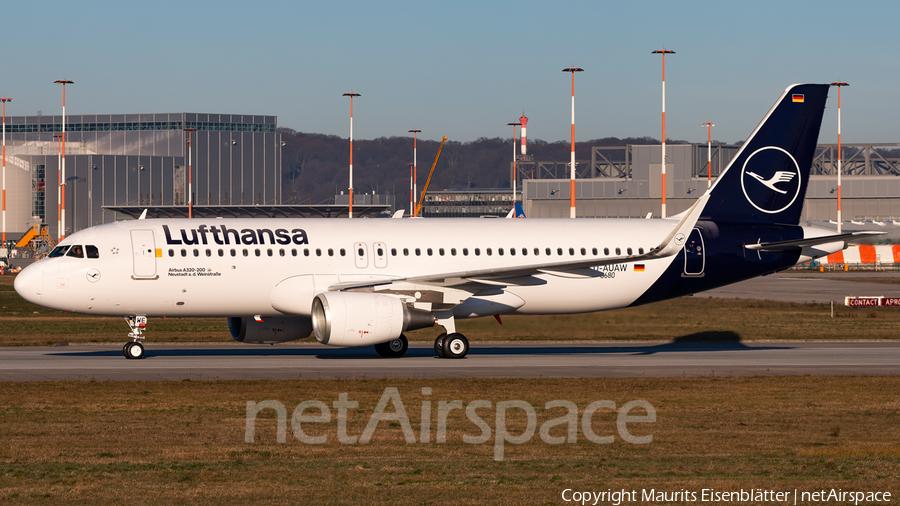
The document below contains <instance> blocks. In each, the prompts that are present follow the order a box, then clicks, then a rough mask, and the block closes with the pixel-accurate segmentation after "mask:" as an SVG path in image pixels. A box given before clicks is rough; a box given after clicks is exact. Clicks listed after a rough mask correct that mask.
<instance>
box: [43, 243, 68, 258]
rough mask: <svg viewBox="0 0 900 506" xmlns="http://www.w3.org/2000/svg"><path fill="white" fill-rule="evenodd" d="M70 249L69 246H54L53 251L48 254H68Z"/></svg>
mask: <svg viewBox="0 0 900 506" xmlns="http://www.w3.org/2000/svg"><path fill="white" fill-rule="evenodd" d="M68 249H69V247H68V246H57V247H55V248H53V251H51V252H50V254H49V255H47V256H48V257H49V258H56V257H61V256H63V255H65V254H66V251H67V250H68Z"/></svg>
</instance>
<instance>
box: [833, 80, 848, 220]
mask: <svg viewBox="0 0 900 506" xmlns="http://www.w3.org/2000/svg"><path fill="white" fill-rule="evenodd" d="M831 85H832V86H837V89H838V187H837V193H838V195H837V197H838V199H837V200H838V202H837V233H839V234H840V233H841V229H842V222H841V172H843V171H842V170H841V88H843V87H844V86H850V85H849V84H847V83H845V82H843V81H835V82H833V83H831Z"/></svg>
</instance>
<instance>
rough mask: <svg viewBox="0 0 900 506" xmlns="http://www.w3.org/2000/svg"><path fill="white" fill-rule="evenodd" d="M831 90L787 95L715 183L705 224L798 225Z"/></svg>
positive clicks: (800, 88)
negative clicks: (731, 222) (707, 222)
mask: <svg viewBox="0 0 900 506" xmlns="http://www.w3.org/2000/svg"><path fill="white" fill-rule="evenodd" d="M828 88H829V86H828V85H827V84H795V85H793V86H791V87H789V88H788V89H787V90H785V91H784V94H783V95H781V98H779V99H778V101H777V102H776V103H775V105H774V106H773V107H772V109H771V110H769V113H768V114H766V117H765V118H763V120H762V122H761V123H760V124H759V125H758V126H757V127H756V130H754V131H753V133H752V134H751V135H750V137H749V138H748V139H747V141H746V142H745V143H744V144H743V146H741V149H740V150H739V151H738V153H737V155H735V157H734V158H733V159H732V160H731V163H729V164H728V167H727V168H726V169H725V170H724V171H723V172H722V174H721V175H720V176H719V178H718V179H717V180H716V182H715V184H714V185H713V187H712V189H711V190H710V198H709V202H708V203H707V204H706V207H705V208H704V209H703V214H702V216H701V218H700V219H701V220H713V221H733V222H751V223H767V224H768V223H777V224H784V225H796V224H798V223H799V221H800V212H801V211H802V209H803V200H804V198H805V196H806V187H807V185H808V184H809V171H810V166H811V165H812V158H813V154H814V152H815V149H816V143H817V141H818V138H819V127H820V126H821V124H822V115H823V114H824V112H825V100H826V99H827V98H828Z"/></svg>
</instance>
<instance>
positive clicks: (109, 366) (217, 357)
mask: <svg viewBox="0 0 900 506" xmlns="http://www.w3.org/2000/svg"><path fill="white" fill-rule="evenodd" d="M473 345H474V346H473V348H472V349H471V351H470V352H469V355H468V357H466V358H465V359H462V360H446V359H438V358H436V357H435V356H434V351H433V350H432V349H431V346H430V345H426V344H414V345H412V346H411V347H410V349H409V352H408V353H407V355H406V356H405V357H403V358H399V359H397V358H394V359H389V358H382V357H379V356H378V355H376V354H375V352H374V350H372V348H371V347H366V348H349V349H340V348H328V347H325V346H321V345H316V344H288V345H280V346H260V345H256V346H252V345H238V344H209V345H171V344H148V345H147V347H146V349H147V352H146V358H145V359H143V360H127V359H125V358H124V357H123V356H122V350H121V345H81V346H67V347H21V348H2V349H0V381H41V380H97V381H107V380H111V381H121V380H151V381H152V380H183V379H192V380H226V379H331V378H367V379H372V378H460V377H476V378H480V377H515V378H523V377H524V378H540V377H562V378H566V377H579V378H582V377H584V378H589V377H682V376H684V377H691V376H693V377H697V376H707V377H708V376H748V375H799V374H811V375H892V374H898V373H900V342H843V343H832V342H828V343H815V342H753V343H741V342H736V341H735V342H694V343H691V342H687V343H677V342H676V343H672V342H652V343H547V342H540V343H477V342H476V343H473Z"/></svg>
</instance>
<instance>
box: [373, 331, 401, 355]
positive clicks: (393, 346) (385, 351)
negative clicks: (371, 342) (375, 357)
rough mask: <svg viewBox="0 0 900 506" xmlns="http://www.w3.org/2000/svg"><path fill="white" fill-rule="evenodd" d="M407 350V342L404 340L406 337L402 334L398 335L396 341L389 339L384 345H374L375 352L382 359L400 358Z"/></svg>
mask: <svg viewBox="0 0 900 506" xmlns="http://www.w3.org/2000/svg"><path fill="white" fill-rule="evenodd" d="M408 349H409V341H407V340H406V336H404V335H403V334H400V337H398V338H397V339H391V340H390V341H388V342H386V343H379V344H376V345H375V351H376V352H378V354H379V355H381V356H382V357H402V356H403V355H405V354H406V350H408Z"/></svg>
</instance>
